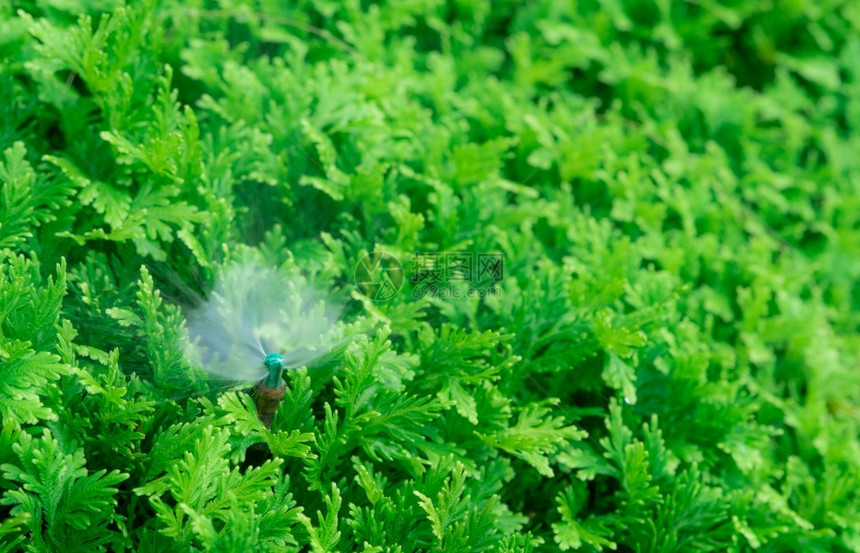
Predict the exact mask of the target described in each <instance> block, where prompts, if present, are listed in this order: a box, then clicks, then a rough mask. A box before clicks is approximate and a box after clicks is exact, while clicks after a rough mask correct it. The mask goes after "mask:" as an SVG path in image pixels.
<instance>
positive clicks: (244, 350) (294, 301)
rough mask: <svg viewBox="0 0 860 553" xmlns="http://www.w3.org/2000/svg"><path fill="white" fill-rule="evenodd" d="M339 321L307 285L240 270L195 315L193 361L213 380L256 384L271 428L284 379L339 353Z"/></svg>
mask: <svg viewBox="0 0 860 553" xmlns="http://www.w3.org/2000/svg"><path fill="white" fill-rule="evenodd" d="M338 315H339V309H337V308H336V307H335V306H334V305H333V304H332V302H331V301H329V300H328V298H327V295H326V294H325V293H322V292H321V291H320V290H319V289H317V288H315V287H314V286H312V285H311V284H310V283H309V282H308V281H307V280H306V279H304V278H302V277H300V276H297V275H289V274H287V273H286V272H285V271H282V270H280V269H275V268H270V267H264V266H261V265H259V264H257V263H244V264H243V263H235V264H232V265H230V266H228V267H226V268H224V269H223V270H222V271H221V274H220V275H219V278H218V279H217V283H216V285H215V288H214V290H213V291H212V293H211V294H210V296H209V297H208V298H207V299H206V300H205V301H204V302H202V304H201V305H200V306H199V307H198V308H197V309H195V310H194V311H193V312H192V313H191V314H190V315H189V317H188V324H187V328H188V340H187V342H186V347H185V352H186V356H187V357H188V358H189V360H191V361H192V363H193V364H195V365H197V366H199V367H200V368H201V369H202V370H203V371H204V374H205V375H207V377H209V378H211V379H213V380H221V381H227V382H232V383H236V384H240V383H245V384H249V385H250V384H252V383H253V385H254V392H255V394H256V406H257V415H258V417H259V418H260V421H261V422H262V423H263V424H264V425H265V426H266V427H267V428H269V427H271V425H272V422H273V421H274V417H275V414H276V413H277V410H278V406H279V405H280V403H281V401H282V400H283V398H284V394H285V392H286V382H285V381H284V372H285V371H286V370H288V369H294V368H298V367H301V366H304V365H306V364H308V363H310V362H312V361H313V360H315V359H317V358H319V357H320V356H322V355H324V354H325V353H326V352H328V351H329V350H330V349H331V348H332V347H333V346H334V344H335V343H336V342H337V339H336V336H335V323H336V321H337V318H338Z"/></svg>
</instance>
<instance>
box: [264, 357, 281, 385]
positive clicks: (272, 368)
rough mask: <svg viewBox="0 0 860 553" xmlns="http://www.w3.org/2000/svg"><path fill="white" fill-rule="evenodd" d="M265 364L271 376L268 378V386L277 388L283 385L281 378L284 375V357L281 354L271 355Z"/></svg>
mask: <svg viewBox="0 0 860 553" xmlns="http://www.w3.org/2000/svg"><path fill="white" fill-rule="evenodd" d="M265 364H266V369H268V371H269V376H267V377H266V386H268V387H269V388H277V387H278V386H280V385H281V378H282V377H283V374H284V357H283V356H282V355H281V354H279V353H270V354H269V355H267V356H266V363H265Z"/></svg>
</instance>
